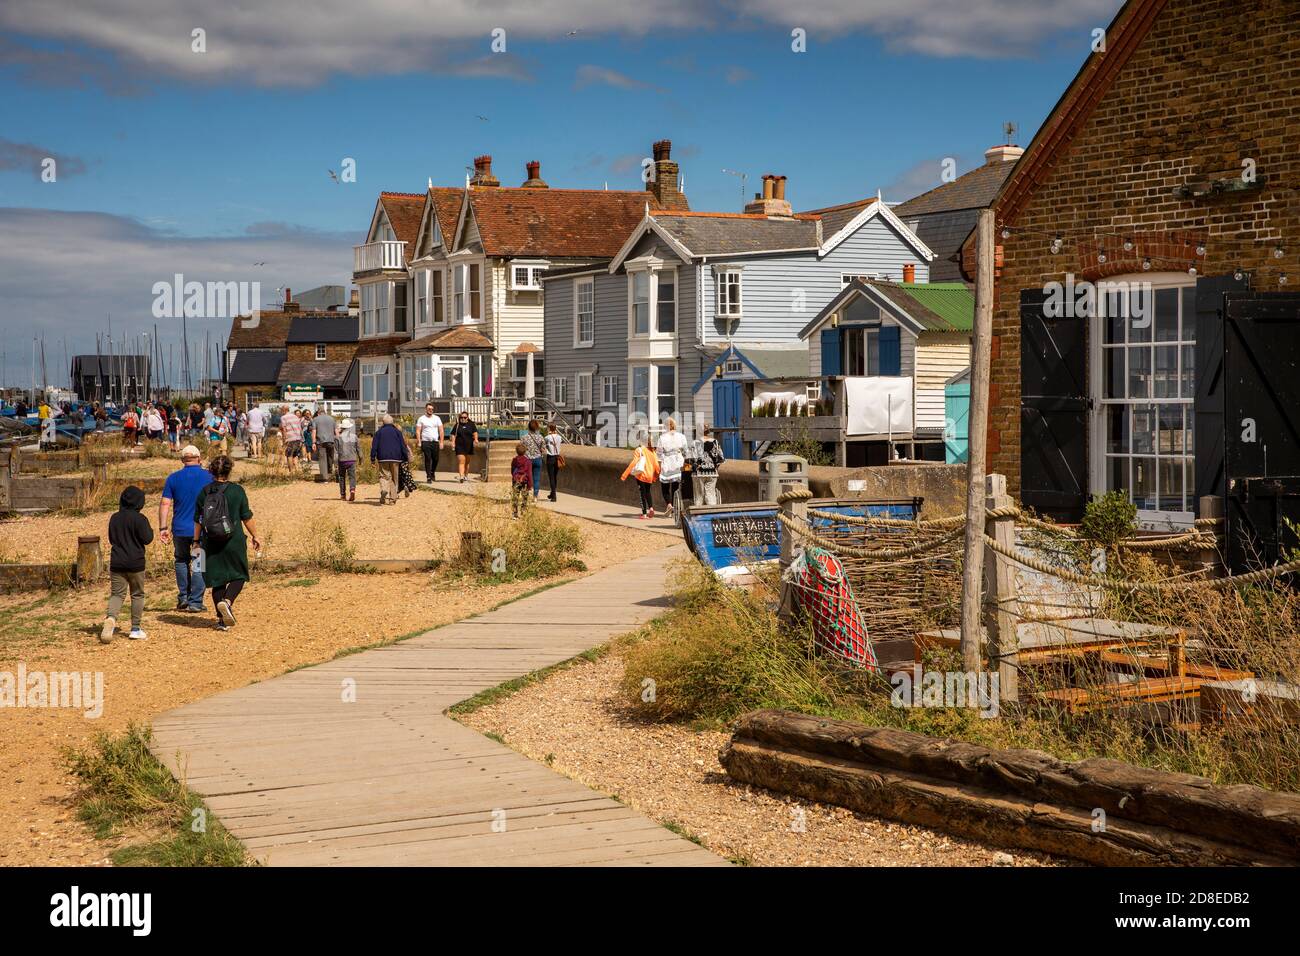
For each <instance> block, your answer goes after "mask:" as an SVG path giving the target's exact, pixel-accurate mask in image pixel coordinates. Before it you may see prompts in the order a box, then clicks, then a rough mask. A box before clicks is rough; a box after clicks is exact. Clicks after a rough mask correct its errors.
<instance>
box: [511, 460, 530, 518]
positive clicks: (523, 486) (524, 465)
mask: <svg viewBox="0 0 1300 956" xmlns="http://www.w3.org/2000/svg"><path fill="white" fill-rule="evenodd" d="M525 451H526V449H525V448H524V443H523V442H520V443H519V444H517V445H515V457H514V458H512V459H510V510H511V512H512V516H513V517H515V518H518V517H519V516H520V515H521V514H523V513H524V512H525V511H527V510H528V498H529V497H530V496H531V495H532V493H533V461H532V459H531V458H529V457H528V455H526V454H525Z"/></svg>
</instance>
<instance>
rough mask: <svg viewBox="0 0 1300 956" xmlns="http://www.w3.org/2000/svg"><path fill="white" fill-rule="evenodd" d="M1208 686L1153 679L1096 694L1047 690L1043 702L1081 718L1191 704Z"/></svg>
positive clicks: (1187, 679) (1180, 679) (1071, 689)
mask: <svg viewBox="0 0 1300 956" xmlns="http://www.w3.org/2000/svg"><path fill="white" fill-rule="evenodd" d="M1203 683H1205V682H1204V681H1202V680H1199V679H1197V678H1195V677H1153V678H1143V679H1141V680H1135V681H1131V682H1128V683H1123V684H1108V685H1107V686H1105V687H1101V688H1097V689H1094V690H1085V689H1083V688H1082V687H1062V688H1060V689H1059V690H1046V691H1042V692H1041V693H1039V695H1038V696H1039V698H1040V699H1042V700H1045V701H1047V702H1048V703H1051V704H1056V705H1058V706H1060V707H1061V708H1062V709H1064V710H1065V711H1066V712H1067V713H1071V714H1080V713H1085V712H1087V711H1092V710H1098V709H1103V708H1108V707H1121V706H1125V705H1128V704H1159V703H1166V702H1168V701H1175V700H1191V699H1194V698H1196V697H1197V696H1198V695H1199V693H1200V688H1201V685H1202V684H1203Z"/></svg>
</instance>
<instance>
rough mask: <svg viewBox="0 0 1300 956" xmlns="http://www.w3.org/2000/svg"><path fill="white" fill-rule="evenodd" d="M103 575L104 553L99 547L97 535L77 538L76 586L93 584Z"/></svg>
mask: <svg viewBox="0 0 1300 956" xmlns="http://www.w3.org/2000/svg"><path fill="white" fill-rule="evenodd" d="M103 573H104V552H103V549H102V548H100V546H99V535H97V534H91V535H82V536H80V537H78V538H77V585H78V586H83V585H87V584H94V583H95V582H96V581H98V580H99V579H100V576H101V575H103Z"/></svg>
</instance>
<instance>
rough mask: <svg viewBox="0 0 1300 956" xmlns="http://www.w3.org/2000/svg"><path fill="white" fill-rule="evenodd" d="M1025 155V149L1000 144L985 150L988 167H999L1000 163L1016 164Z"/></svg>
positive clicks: (985, 160)
mask: <svg viewBox="0 0 1300 956" xmlns="http://www.w3.org/2000/svg"><path fill="white" fill-rule="evenodd" d="M1024 154H1025V151H1024V149H1022V148H1021V147H1019V146H1012V145H1011V144H1009V143H999V144H998V145H997V146H991V147H989V148H988V149H986V150H984V162H985V164H986V165H988V166H997V165H999V164H1000V163H1014V162H1015V161H1016V160H1018V159H1019V158H1020V157H1021V156H1023V155H1024Z"/></svg>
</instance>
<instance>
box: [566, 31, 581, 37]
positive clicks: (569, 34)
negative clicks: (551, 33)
mask: <svg viewBox="0 0 1300 956" xmlns="http://www.w3.org/2000/svg"><path fill="white" fill-rule="evenodd" d="M578 32H579V31H577V30H570V31H569V32H568V33H566V34H565V36H569V37H576V36H577V35H578Z"/></svg>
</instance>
